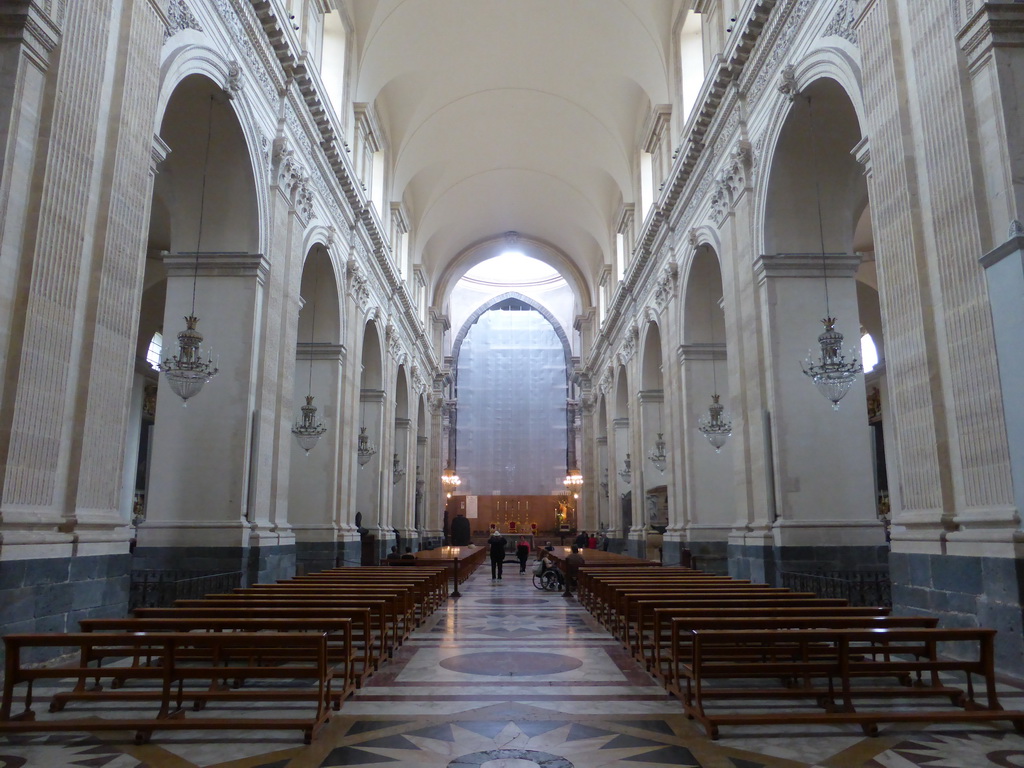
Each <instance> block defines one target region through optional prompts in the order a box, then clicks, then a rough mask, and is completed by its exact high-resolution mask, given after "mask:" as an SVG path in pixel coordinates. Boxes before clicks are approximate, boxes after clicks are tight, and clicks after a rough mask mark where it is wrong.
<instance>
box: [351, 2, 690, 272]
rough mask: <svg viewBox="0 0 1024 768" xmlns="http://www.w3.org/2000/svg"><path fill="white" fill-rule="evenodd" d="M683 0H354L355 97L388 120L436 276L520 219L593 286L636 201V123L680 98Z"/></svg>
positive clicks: (423, 250)
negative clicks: (676, 73) (673, 59)
mask: <svg viewBox="0 0 1024 768" xmlns="http://www.w3.org/2000/svg"><path fill="white" fill-rule="evenodd" d="M678 6H679V3H678V2H677V0H558V1H557V2H552V0H515V1H514V2H509V0H348V11H349V14H350V18H351V19H352V21H353V25H354V27H355V38H356V39H355V40H354V41H353V43H354V46H355V49H356V61H357V62H358V64H357V66H358V71H357V73H356V77H355V80H354V81H353V85H354V90H353V98H354V100H355V101H357V102H367V103H373V104H375V105H376V108H377V113H378V116H379V117H380V119H381V122H382V123H383V125H384V130H385V131H386V132H387V135H388V140H389V146H390V153H391V162H392V167H391V168H390V169H389V171H390V174H391V175H390V178H391V179H392V190H391V199H392V200H401V201H402V202H403V203H404V204H405V207H406V211H407V213H408V216H409V220H410V225H411V230H412V233H413V239H412V243H411V245H412V249H413V258H414V261H417V262H422V263H423V265H424V268H425V270H426V272H427V274H428V276H429V277H430V279H431V280H432V281H435V280H437V278H438V276H440V275H441V274H442V273H443V271H444V269H445V267H446V266H447V264H448V263H449V262H450V261H451V259H453V258H454V257H455V256H456V255H457V254H459V253H460V252H462V251H464V250H465V249H466V247H467V246H469V245H470V244H471V243H474V242H477V241H480V240H482V239H486V238H489V237H494V236H497V235H500V234H501V233H502V232H504V231H507V230H515V231H518V232H521V233H523V234H524V235H527V236H531V237H537V238H539V239H542V240H544V241H547V242H550V243H551V244H552V245H553V246H555V247H556V248H558V249H559V250H561V251H562V252H564V253H566V254H568V255H569V257H570V258H572V259H573V260H574V261H575V262H576V265H577V267H578V268H579V271H580V272H581V273H582V274H584V275H586V276H587V277H588V279H589V280H590V281H591V283H592V285H593V284H596V282H597V278H598V275H599V274H600V271H601V267H602V265H603V263H604V261H605V260H607V259H609V258H610V257H611V254H612V253H613V251H614V233H615V224H616V216H617V214H618V211H619V207H620V206H621V204H622V203H623V202H633V199H634V191H633V181H634V179H635V178H636V176H637V173H636V167H635V164H636V144H637V140H638V131H639V129H640V126H642V125H643V123H644V121H645V119H646V118H647V116H648V114H649V112H650V109H651V106H652V105H653V104H663V103H670V102H671V98H670V89H669V83H670V80H671V78H670V76H669V61H670V55H669V52H670V51H671V47H672V46H671V41H670V30H671V28H672V21H673V18H674V15H675V14H676V13H678Z"/></svg>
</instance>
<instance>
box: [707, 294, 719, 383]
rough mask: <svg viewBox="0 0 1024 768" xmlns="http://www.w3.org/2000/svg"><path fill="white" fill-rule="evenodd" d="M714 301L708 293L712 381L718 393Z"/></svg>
mask: <svg viewBox="0 0 1024 768" xmlns="http://www.w3.org/2000/svg"><path fill="white" fill-rule="evenodd" d="M712 302H713V299H712V298H711V296H710V294H709V295H708V326H709V327H710V332H711V345H712V347H711V381H712V382H713V383H714V387H715V394H716V395H717V394H718V364H717V362H716V361H715V356H716V352H715V349H714V344H715V315H714V311H713V310H712V306H711V305H712Z"/></svg>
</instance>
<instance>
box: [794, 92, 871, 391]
mask: <svg viewBox="0 0 1024 768" xmlns="http://www.w3.org/2000/svg"><path fill="white" fill-rule="evenodd" d="M807 114H808V118H807V122H808V125H809V126H810V132H811V142H810V146H811V153H812V155H813V156H814V192H815V196H816V198H817V206H818V238H819V241H820V243H821V277H822V282H823V283H824V285H825V317H824V319H823V320H822V321H821V322H822V325H824V326H825V330H824V332H823V333H822V334H821V335H820V336H818V346H819V347H820V350H817V351H816V350H814V349H811V350H809V351H808V353H807V357H806V358H805V359H804V362H803V364H802V366H801V367H802V369H803V372H804V375H806V376H808V377H810V379H811V380H812V381H813V382H814V385H815V386H816V387H817V388H818V391H819V392H820V393H821V394H822V395H823V396H824V397H825V399H826V400H828V401H830V402H831V403H832V410H833V411H838V410H839V401H840V400H842V399H843V397H845V396H846V393H847V392H849V391H850V387H851V386H853V382H854V381H856V380H857V374H858V373H860V372H861V370H862V366H861V364H860V359H859V358H858V357H857V355H856V353H855V352H853V350H851V349H849V348H845V347H844V346H843V334H841V333H840V332H839V331H837V330H836V318H834V317H832V312H831V311H830V310H829V305H828V268H827V264H826V258H825V228H824V225H823V223H822V216H821V180H820V178H819V177H820V174H819V168H818V166H819V162H818V149H817V141H816V139H815V132H814V110H813V107H812V106H811V100H810V98H808V99H807ZM816 352H817V355H818V356H817V359H815V353H816Z"/></svg>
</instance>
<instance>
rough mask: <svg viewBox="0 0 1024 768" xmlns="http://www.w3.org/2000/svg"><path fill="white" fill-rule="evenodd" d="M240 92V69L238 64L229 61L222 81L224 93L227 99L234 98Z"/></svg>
mask: <svg viewBox="0 0 1024 768" xmlns="http://www.w3.org/2000/svg"><path fill="white" fill-rule="evenodd" d="M241 90H242V67H241V66H239V64H238V62H237V61H235V60H233V59H232V60H231V61H229V62H228V74H227V78H226V79H225V81H224V93H226V94H227V97H228V98H229V99H233V98H235V96H237V95H238V94H239V93H240V92H241Z"/></svg>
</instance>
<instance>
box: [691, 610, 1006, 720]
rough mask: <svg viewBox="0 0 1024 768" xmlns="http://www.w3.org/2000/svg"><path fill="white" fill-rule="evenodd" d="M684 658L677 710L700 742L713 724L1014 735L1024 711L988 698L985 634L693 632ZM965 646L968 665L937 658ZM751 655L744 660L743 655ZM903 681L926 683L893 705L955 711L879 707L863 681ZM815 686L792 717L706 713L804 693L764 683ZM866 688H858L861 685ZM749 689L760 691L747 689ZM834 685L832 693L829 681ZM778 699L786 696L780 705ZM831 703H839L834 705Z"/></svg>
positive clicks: (990, 656)
mask: <svg viewBox="0 0 1024 768" xmlns="http://www.w3.org/2000/svg"><path fill="white" fill-rule="evenodd" d="M690 632H691V635H692V637H691V639H690V644H689V648H690V655H689V658H688V659H687V660H686V661H685V662H684V663H682V664H681V665H680V674H681V675H682V676H683V679H684V681H685V686H684V688H683V707H684V711H685V712H686V714H687V715H688V716H689V717H691V718H695V719H697V720H698V721H699V722H700V723H701V724H702V725H703V726H704V729H705V731H706V733H707V734H708V736H709V737H711V738H712V739H716V738H718V734H719V727H720V726H722V725H739V724H756V725H766V724H782V725H806V724H808V723H856V724H859V725H860V726H861V727H862V728H863V729H864V731H865V733H868V734H869V735H873V734H875V733H876V732H877V725H878V723H881V722H922V723H947V722H972V721H983V722H988V721H993V720H1008V721H1010V722H1012V723H1013V725H1014V727H1015V728H1016V729H1017V730H1024V712H1021V711H1016V710H1015V711H1006V710H1003V709H1002V707H1001V706H1000V704H999V701H998V698H997V695H996V685H995V671H994V650H993V638H994V637H995V630H991V629H959V628H958V629H936V628H928V629H919V628H891V629H877V628H875V629H848V628H847V629H842V628H836V629H774V630H765V629H756V630H750V629H695V630H691V631H690ZM948 645H955V646H956V647H957V648H961V649H962V648H963V647H964V646H965V645H967V646H970V647H971V648H972V649H973V651H974V653H973V655H972V657H971V658H969V659H952V658H949V657H948V656H946V655H944V654H943V653H942V650H943V648H944V647H946V646H948ZM755 646H756V647H757V648H759V649H760V656H757V657H755V656H754V655H752V654H749V650H750V649H751V648H753V647H755ZM737 648H739V649H746V650H747V651H748V653H747V655H746V656H743V657H741V658H736V657H733V658H729V656H730V654H731V653H732V652H733V651H734V650H735V649H737ZM942 673H959V674H963V675H965V676H966V681H967V688H966V692H965V693H963V694H962V695H961V692H960V690H959V689H957V688H946V687H945V686H943V685H942V684H941V681H939V675H940V674H942ZM906 675H913V676H915V677H916V678H917V679H923V678H927V679H928V680H930V681H931V683H930V684H925V685H921V686H899V687H898V688H896V689H893V690H892V691H891V695H893V696H900V697H903V696H906V697H908V698H909V697H914V698H917V697H920V696H929V695H932V696H933V695H935V694H936V693H938V694H939V695H940V696H945V695H949V696H950V698H951V699H954V698H955V699H956V701H955V702H954V703H955V704H957V705H959V706H960V707H961V708H958V709H952V710H951V709H936V708H925V707H922V706H921V705H920V703H915V705H914V707H913V708H912V709H907V708H904V709H897V708H895V707H890V708H884V707H881V706H879V700H880V697H879V693H880V691H879V689H878V688H877V686H875V685H873V684H871V682H870V681H871V680H872V679H873V678H887V677H900V676H906ZM975 676H979V677H980V678H981V680H982V683H983V689H984V693H985V699H984V700H983V701H978V700H977V699H976V698H975V695H974V677H975ZM794 677H795V678H799V679H811V678H813V679H818V680H826V681H828V686H827V688H825V691H826V695H824V696H822V697H821V704H823V705H824V706H822V707H821V708H820V709H814V710H810V711H806V710H804V711H794V710H793V709H792V708H787V707H784V706H781V705H780V704H778V703H773V705H772V707H771V708H769V709H768V711H766V712H751V711H749V710H746V711H737V710H735V709H733V710H729V709H726V710H725V711H709V708H708V704H709V701H718V700H721V699H728V698H736V697H747V698H749V697H758V698H771V697H775V698H779V699H785V698H788V697H794V698H806V695H807V694H806V691H805V690H804V689H802V688H799V689H786V688H779V687H777V686H770V685H769V683H770V681H771V680H772V679H779V678H781V679H791V678H794ZM716 679H717V680H743V681H744V683H745V685H744V687H743V688H733V689H728V688H726V689H720V690H716V689H715V688H714V687H713V686H712V687H709V685H708V683H709V681H712V680H716ZM865 680H867V681H869V684H868V685H866V686H865V685H863V683H864V681H865ZM751 681H755V682H757V683H760V685H759V686H753V687H751ZM834 681H838V682H839V686H838V691H837V690H836V687H835V682H834ZM787 694H788V696H787ZM836 698H838V699H839V701H838V702H837V701H836Z"/></svg>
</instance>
